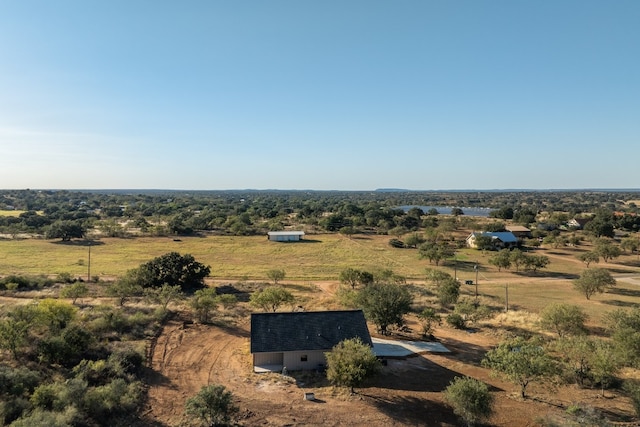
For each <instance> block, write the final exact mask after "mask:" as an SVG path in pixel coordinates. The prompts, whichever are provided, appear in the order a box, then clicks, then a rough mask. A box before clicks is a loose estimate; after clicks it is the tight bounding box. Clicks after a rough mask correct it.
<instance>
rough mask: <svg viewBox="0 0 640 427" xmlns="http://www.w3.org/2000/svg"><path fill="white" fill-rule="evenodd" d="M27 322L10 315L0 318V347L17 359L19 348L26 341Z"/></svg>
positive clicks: (28, 326) (28, 325)
mask: <svg viewBox="0 0 640 427" xmlns="http://www.w3.org/2000/svg"><path fill="white" fill-rule="evenodd" d="M30 326H31V325H30V324H29V322H26V321H24V320H18V319H14V318H11V317H8V318H5V319H2V320H0V348H2V349H5V350H9V351H10V352H11V355H12V356H13V358H14V359H15V360H18V354H19V350H20V348H22V347H23V346H24V345H25V344H26V343H27V336H28V332H29V328H30Z"/></svg>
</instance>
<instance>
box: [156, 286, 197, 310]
mask: <svg viewBox="0 0 640 427" xmlns="http://www.w3.org/2000/svg"><path fill="white" fill-rule="evenodd" d="M196 292H197V291H196ZM144 296H145V298H146V299H147V301H149V302H151V303H153V304H159V305H160V307H162V311H167V306H168V305H169V303H170V302H172V301H179V300H181V299H183V298H184V293H183V292H182V288H180V285H174V286H171V285H169V284H168V283H165V284H164V285H162V286H161V287H159V288H146V289H145V290H144Z"/></svg>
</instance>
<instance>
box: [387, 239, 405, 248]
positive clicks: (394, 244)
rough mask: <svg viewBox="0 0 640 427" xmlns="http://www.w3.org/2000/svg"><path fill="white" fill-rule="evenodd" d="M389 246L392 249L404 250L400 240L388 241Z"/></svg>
mask: <svg viewBox="0 0 640 427" xmlns="http://www.w3.org/2000/svg"><path fill="white" fill-rule="evenodd" d="M389 245H390V246H391V247H393V248H398V249H404V248H405V247H406V246H405V244H404V242H403V241H402V240H400V239H390V240H389Z"/></svg>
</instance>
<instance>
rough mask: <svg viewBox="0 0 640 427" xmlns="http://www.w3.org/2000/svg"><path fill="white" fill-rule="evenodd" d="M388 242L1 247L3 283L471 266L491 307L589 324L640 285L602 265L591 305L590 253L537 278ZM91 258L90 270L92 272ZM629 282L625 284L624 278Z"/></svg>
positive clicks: (625, 301)
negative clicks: (586, 319)
mask: <svg viewBox="0 0 640 427" xmlns="http://www.w3.org/2000/svg"><path fill="white" fill-rule="evenodd" d="M388 241H389V236H377V235H371V236H361V235H359V236H354V237H353V238H348V237H345V236H342V235H339V234H317V235H308V236H307V240H305V241H303V242H295V243H278V242H271V241H268V240H267V239H266V237H263V236H249V237H238V236H206V237H181V238H180V239H173V238H169V237H140V238H134V239H118V238H103V239H99V240H95V241H93V242H92V243H91V247H90V248H89V245H88V242H87V241H83V240H74V241H72V242H65V243H63V242H61V241H59V240H44V239H17V240H11V239H2V240H0V275H9V274H27V275H38V274H45V275H49V276H55V275H58V274H60V273H68V274H71V275H72V276H73V277H82V278H87V277H88V275H89V273H90V275H91V277H94V276H99V277H100V278H102V279H106V280H113V279H115V278H117V277H119V276H121V275H123V274H124V273H125V272H126V271H127V270H129V269H132V268H136V267H138V266H139V265H140V264H142V263H144V262H147V261H149V260H151V259H153V258H155V257H157V256H160V255H163V254H165V253H168V252H172V251H176V252H179V253H181V254H191V255H193V256H194V257H195V259H196V260H197V261H199V262H202V263H203V264H206V265H210V266H211V275H210V278H211V281H212V282H221V281H230V282H232V281H239V280H249V281H268V278H267V272H268V271H269V270H271V269H275V268H277V269H284V270H285V272H286V278H285V281H284V282H285V283H288V284H312V283H313V282H327V281H329V282H331V281H333V282H336V281H337V280H338V277H339V275H340V272H341V271H342V270H343V269H345V268H347V267H352V268H357V269H360V270H367V271H371V272H375V271H380V270H383V269H391V270H393V272H394V273H396V274H400V275H403V276H405V277H406V278H407V281H408V282H411V283H415V284H417V285H424V284H425V269H426V268H438V269H443V270H445V271H447V272H449V273H450V274H452V275H455V276H456V277H458V278H459V279H460V280H461V281H462V283H464V282H465V281H467V280H473V281H474V282H475V279H476V272H475V270H474V268H473V267H474V265H476V263H477V264H478V266H479V270H478V274H477V278H478V283H479V286H478V291H479V294H480V295H481V296H482V297H483V298H485V299H486V302H487V303H490V304H491V305H496V306H497V305H502V306H506V302H507V301H506V299H507V296H508V299H509V306H510V308H511V309H525V310H529V311H532V312H538V311H539V310H541V309H542V308H544V306H546V305H547V304H549V303H551V302H561V301H562V302H571V303H574V304H579V305H584V306H586V307H588V312H589V313H590V314H591V315H592V319H594V320H595V319H597V318H599V317H600V315H601V314H602V313H604V312H606V311H609V310H611V309H613V308H616V307H628V306H631V305H633V304H636V303H637V301H638V297H639V296H640V285H639V284H638V281H637V279H636V282H635V283H634V281H633V280H634V279H633V274H635V275H636V277H637V276H639V275H640V273H639V272H638V268H637V263H638V261H637V257H636V256H631V255H623V256H622V257H620V258H619V259H617V260H615V261H614V263H610V264H606V265H605V264H600V265H599V266H602V267H606V268H608V269H609V270H610V271H611V272H612V273H613V274H614V275H617V276H620V277H621V278H622V280H621V279H620V278H619V279H618V286H617V287H616V288H615V289H612V290H610V292H608V293H606V294H603V295H595V296H594V297H593V298H592V300H591V301H587V300H586V299H585V298H584V296H583V295H581V294H579V293H577V292H576V291H574V290H573V288H572V280H573V279H574V278H576V277H578V276H579V274H580V272H581V271H582V270H584V269H585V265H584V264H583V263H581V262H580V261H578V260H577V259H576V255H577V254H578V253H580V252H581V251H585V250H588V249H589V248H588V246H586V245H585V246H579V247H577V248H561V249H536V250H535V253H536V254H542V255H546V256H548V257H549V258H550V264H549V265H548V267H547V268H545V269H544V270H541V271H539V272H538V273H535V274H532V273H523V272H516V271H515V269H514V268H511V269H510V270H502V271H498V270H497V269H496V268H495V267H493V266H491V265H489V262H488V260H489V258H490V257H491V256H492V255H493V254H494V253H493V252H483V251H478V250H474V249H461V250H459V251H458V252H457V253H456V256H455V260H453V259H452V260H447V261H446V262H445V263H441V265H440V266H437V267H436V266H435V265H433V264H430V263H429V262H428V261H427V260H424V259H420V258H419V256H418V251H417V250H416V249H395V248H392V247H391V246H390V245H389V244H388ZM89 250H90V252H91V264H90V272H89ZM626 276H628V278H626ZM462 293H463V295H464V296H470V297H474V296H475V286H468V285H463V286H462Z"/></svg>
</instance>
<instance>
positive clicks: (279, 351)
mask: <svg viewBox="0 0 640 427" xmlns="http://www.w3.org/2000/svg"><path fill="white" fill-rule="evenodd" d="M351 338H360V339H361V340H362V342H363V343H365V344H367V345H369V346H371V347H373V343H372V341H371V335H370V334H369V329H368V328H367V322H366V320H365V318H364V313H363V312H362V310H340V311H301V312H286V313H285V312H276V313H253V314H252V315H251V354H252V355H253V370H254V372H282V370H283V369H284V368H286V369H287V371H301V370H316V369H319V368H324V366H325V365H326V359H325V357H324V353H325V352H328V351H330V350H331V349H332V348H333V347H334V346H335V345H336V344H338V343H339V342H341V341H344V340H346V339H351Z"/></svg>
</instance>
